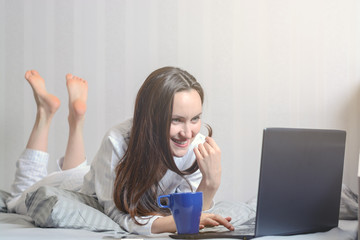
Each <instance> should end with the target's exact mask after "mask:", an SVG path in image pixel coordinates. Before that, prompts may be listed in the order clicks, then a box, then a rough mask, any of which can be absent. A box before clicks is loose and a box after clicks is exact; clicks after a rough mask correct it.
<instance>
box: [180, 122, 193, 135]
mask: <svg viewBox="0 0 360 240" xmlns="http://www.w3.org/2000/svg"><path fill="white" fill-rule="evenodd" d="M181 135H182V136H183V137H185V138H191V137H192V131H191V127H190V126H189V124H187V123H185V124H184V125H183V129H182V131H181Z"/></svg>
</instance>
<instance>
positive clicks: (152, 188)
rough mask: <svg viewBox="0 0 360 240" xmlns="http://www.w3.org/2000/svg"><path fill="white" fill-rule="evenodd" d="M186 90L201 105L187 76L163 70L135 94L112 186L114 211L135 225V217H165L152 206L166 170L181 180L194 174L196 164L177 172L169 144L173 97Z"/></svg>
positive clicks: (199, 89) (195, 86)
mask: <svg viewBox="0 0 360 240" xmlns="http://www.w3.org/2000/svg"><path fill="white" fill-rule="evenodd" d="M190 89H194V90H196V91H197V92H198V93H199V95H200V98H201V102H202V103H203V101H204V92H203V89H202V87H201V86H200V84H199V83H198V82H197V81H196V79H195V78H194V77H193V76H192V75H191V74H189V73H188V72H186V71H184V70H181V69H179V68H174V67H164V68H160V69H158V70H155V71H154V72H152V73H151V74H150V75H149V76H148V77H147V79H146V80H145V82H144V83H143V85H142V86H141V88H140V90H139V92H138V94H137V97H136V102H135V109H134V116H133V127H132V129H131V133H130V140H129V144H128V148H127V150H126V152H125V154H124V156H123V158H122V159H121V161H120V163H119V164H118V166H117V167H116V179H115V183H114V202H115V205H116V207H117V208H118V209H119V210H121V211H122V212H125V213H129V214H130V216H131V218H132V219H133V220H134V221H135V222H136V223H137V224H140V223H139V222H138V221H137V220H136V218H135V217H136V216H149V215H155V214H163V215H167V214H168V210H164V209H163V208H159V207H158V206H157V204H156V198H157V194H158V190H161V187H160V186H159V181H160V180H161V178H162V177H163V176H164V175H165V173H166V171H167V170H168V169H169V170H171V171H173V172H175V173H177V174H179V175H180V176H183V177H184V176H185V175H188V174H191V173H194V172H195V171H196V170H198V165H197V163H196V161H195V162H194V164H193V165H192V166H191V167H190V168H189V169H186V170H185V171H181V170H179V169H178V167H177V166H176V164H175V162H174V158H173V155H172V152H171V149H170V143H169V139H170V124H171V119H172V109H173V99H174V95H175V93H177V92H181V91H186V90H190ZM208 129H209V127H208ZM209 134H210V135H211V128H210V130H209Z"/></svg>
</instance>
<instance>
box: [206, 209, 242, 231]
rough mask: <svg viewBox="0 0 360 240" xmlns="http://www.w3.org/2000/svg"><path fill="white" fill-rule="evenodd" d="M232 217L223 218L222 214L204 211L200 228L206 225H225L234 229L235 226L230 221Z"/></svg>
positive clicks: (231, 229)
mask: <svg viewBox="0 0 360 240" xmlns="http://www.w3.org/2000/svg"><path fill="white" fill-rule="evenodd" d="M230 221H231V217H226V218H223V217H221V216H220V215H217V214H212V213H202V214H201V218H200V229H203V228H204V227H215V226H219V225H223V226H224V227H226V228H227V229H229V230H230V231H234V229H235V228H234V226H233V225H232V224H231V223H230Z"/></svg>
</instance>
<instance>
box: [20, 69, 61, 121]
mask: <svg viewBox="0 0 360 240" xmlns="http://www.w3.org/2000/svg"><path fill="white" fill-rule="evenodd" d="M25 78H26V80H27V81H28V82H29V83H30V85H31V88H32V89H33V93H34V98H35V101H36V105H37V108H38V114H40V116H43V115H42V114H45V117H48V118H50V117H52V116H53V115H54V114H55V112H56V111H57V110H58V108H59V107H60V100H59V99H58V98H57V97H56V96H54V95H52V94H49V93H48V92H47V91H46V87H45V81H44V79H43V78H42V77H41V76H40V74H39V73H38V72H37V71H35V70H30V71H27V72H26V73H25Z"/></svg>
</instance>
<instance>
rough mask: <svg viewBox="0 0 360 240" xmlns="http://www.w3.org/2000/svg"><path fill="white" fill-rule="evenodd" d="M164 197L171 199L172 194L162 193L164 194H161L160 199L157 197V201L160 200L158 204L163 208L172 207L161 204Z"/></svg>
mask: <svg viewBox="0 0 360 240" xmlns="http://www.w3.org/2000/svg"><path fill="white" fill-rule="evenodd" d="M162 198H168V199H169V200H170V195H162V196H159V197H158V199H157V202H158V205H159V206H160V207H162V208H170V206H169V205H162V204H161V199H162Z"/></svg>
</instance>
